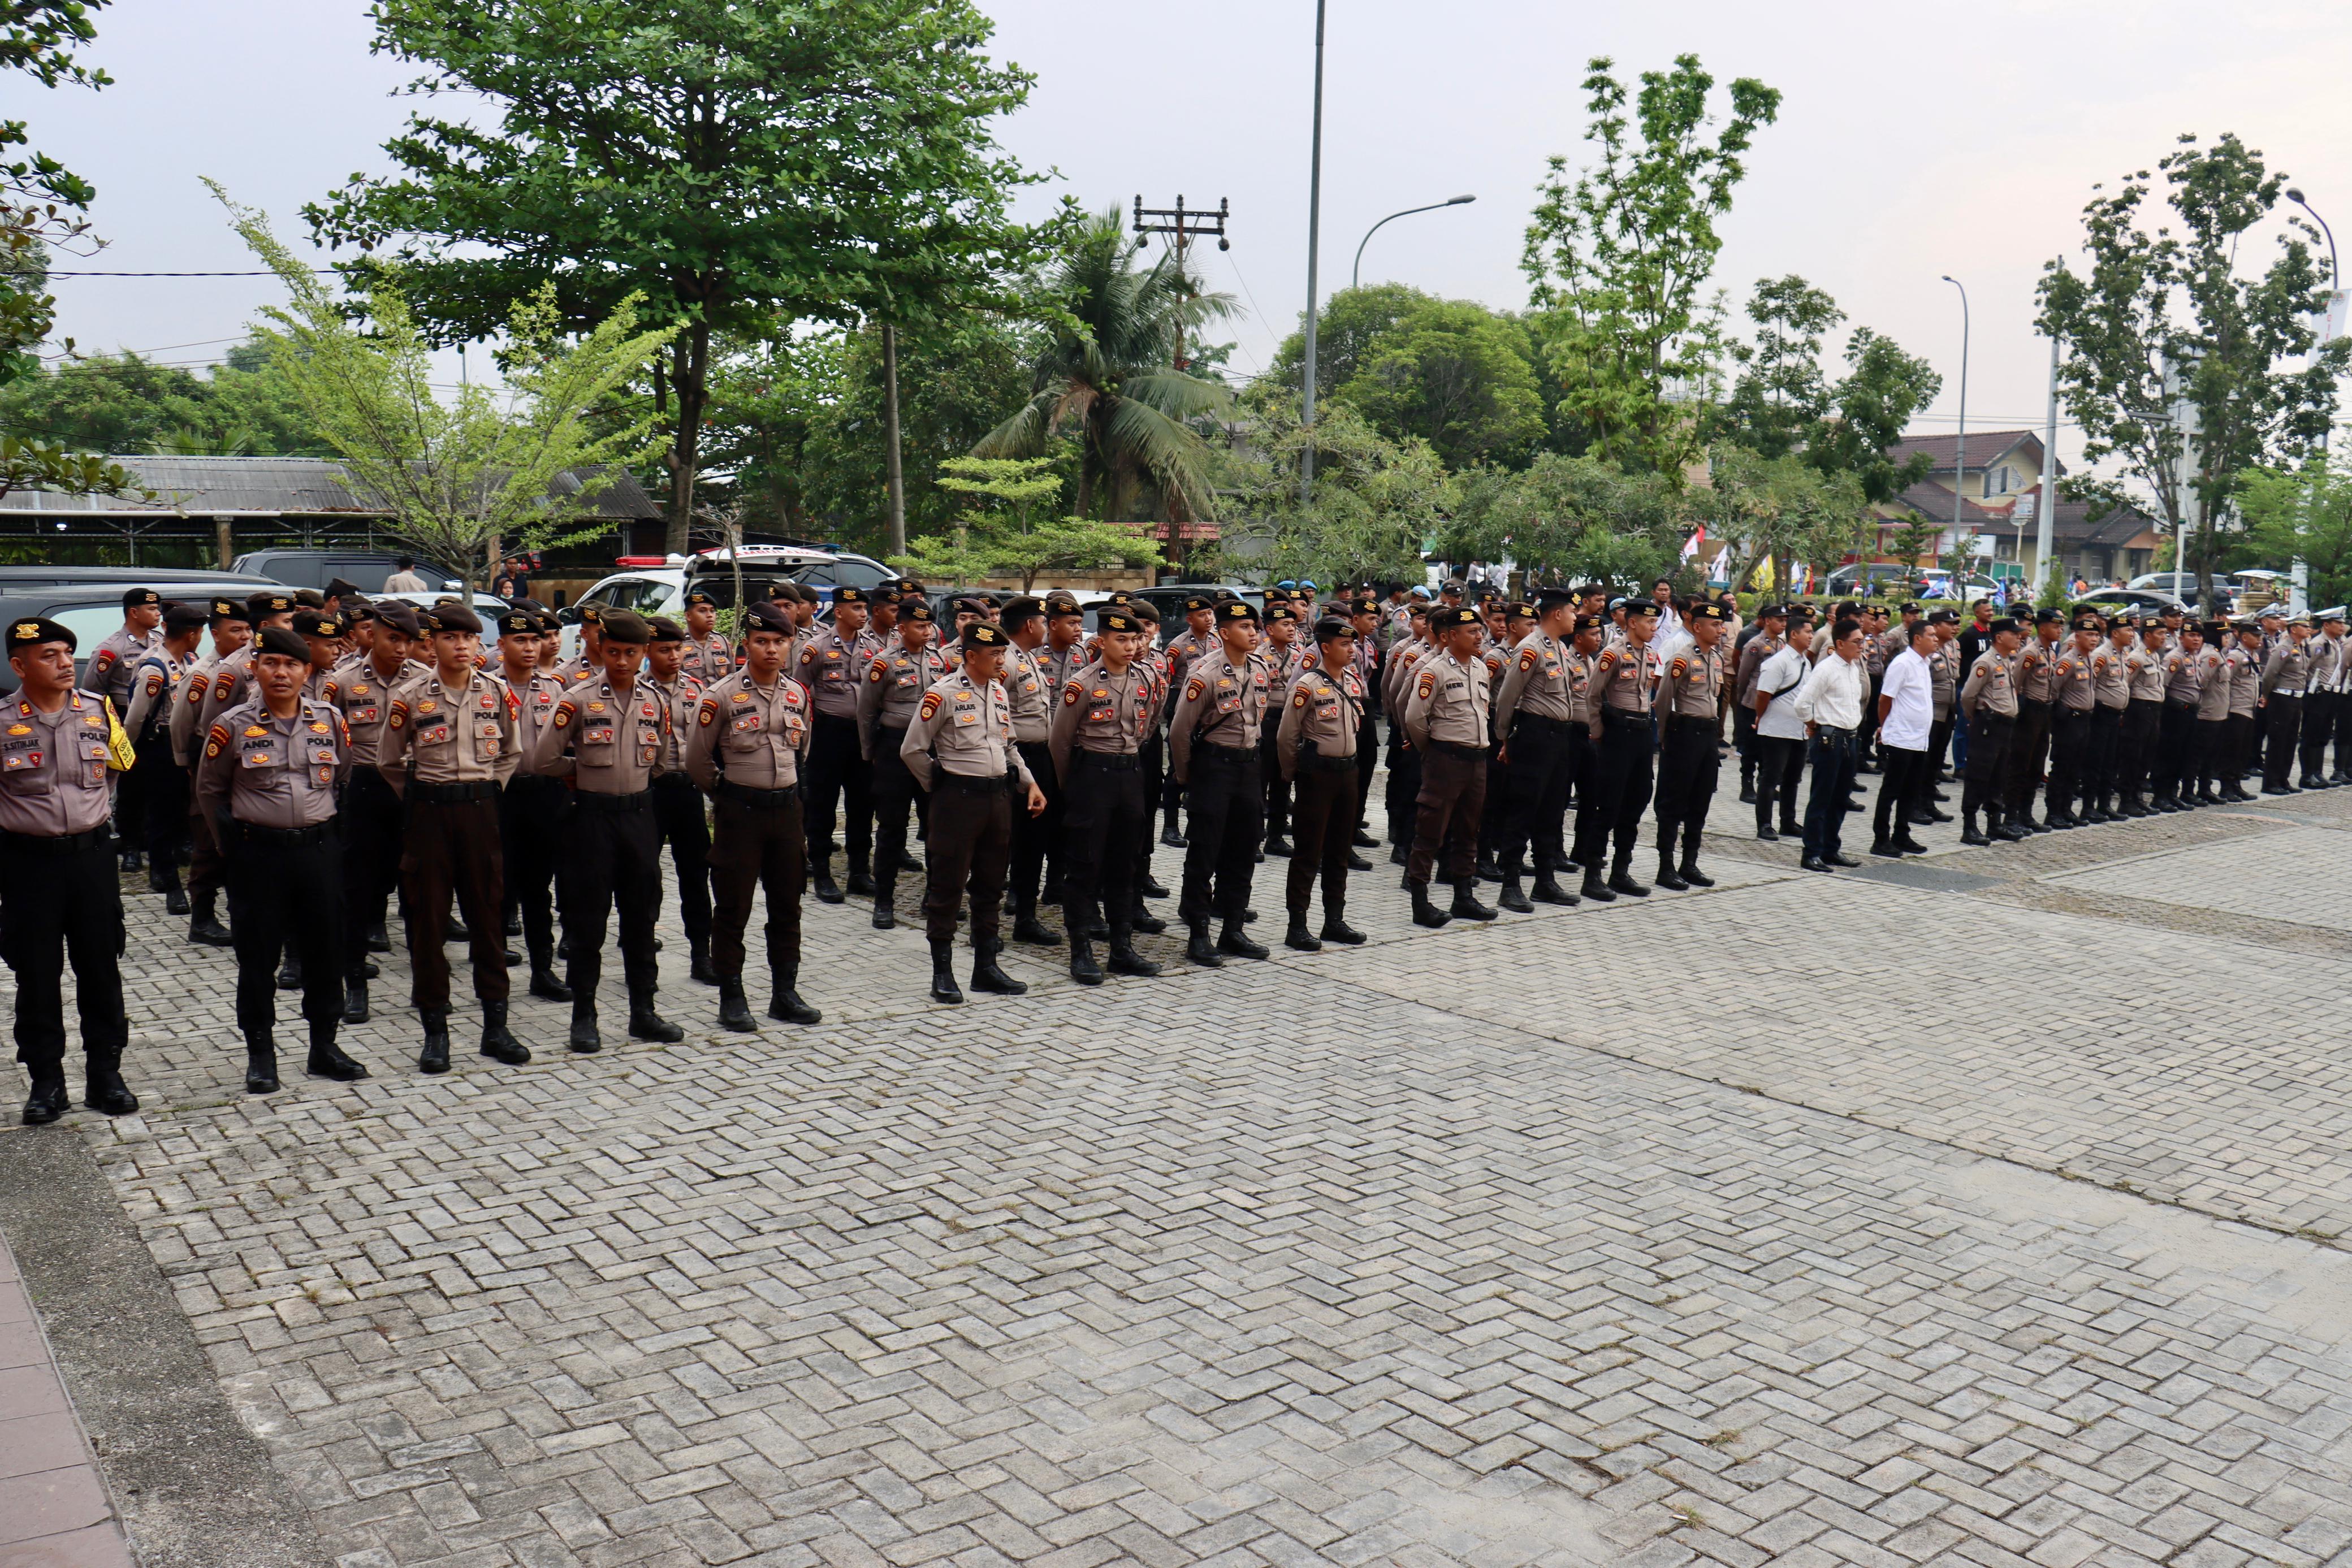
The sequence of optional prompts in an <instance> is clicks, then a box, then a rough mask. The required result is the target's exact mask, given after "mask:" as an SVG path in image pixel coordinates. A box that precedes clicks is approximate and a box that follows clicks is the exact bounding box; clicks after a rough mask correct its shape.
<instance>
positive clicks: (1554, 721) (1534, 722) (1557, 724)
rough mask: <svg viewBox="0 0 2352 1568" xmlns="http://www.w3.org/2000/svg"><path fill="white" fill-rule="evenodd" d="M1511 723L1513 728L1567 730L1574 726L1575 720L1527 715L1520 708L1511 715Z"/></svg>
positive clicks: (1543, 714) (1525, 711) (1538, 714)
mask: <svg viewBox="0 0 2352 1568" xmlns="http://www.w3.org/2000/svg"><path fill="white" fill-rule="evenodd" d="M1511 723H1512V725H1513V727H1519V726H1525V727H1528V728H1529V729H1567V728H1570V727H1572V726H1574V725H1575V724H1576V720H1574V719H1572V718H1554V717H1552V716H1551V715H1549V714H1546V713H1529V712H1528V710H1527V709H1525V708H1520V709H1519V710H1517V712H1516V713H1514V714H1512V716H1511Z"/></svg>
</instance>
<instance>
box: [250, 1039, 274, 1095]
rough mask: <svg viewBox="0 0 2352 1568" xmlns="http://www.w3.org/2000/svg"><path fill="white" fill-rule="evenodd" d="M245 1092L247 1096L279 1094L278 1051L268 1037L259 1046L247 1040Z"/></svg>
mask: <svg viewBox="0 0 2352 1568" xmlns="http://www.w3.org/2000/svg"><path fill="white" fill-rule="evenodd" d="M245 1092H247V1094H275V1093H277V1092H278V1051H277V1048H276V1047H275V1046H274V1045H272V1044H271V1042H270V1040H269V1039H268V1036H264V1037H262V1039H261V1040H260V1042H259V1043H258V1044H257V1043H255V1042H254V1041H252V1040H247V1042H246V1046H245Z"/></svg>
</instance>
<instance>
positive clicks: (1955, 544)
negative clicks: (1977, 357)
mask: <svg viewBox="0 0 2352 1568" xmlns="http://www.w3.org/2000/svg"><path fill="white" fill-rule="evenodd" d="M1944 281H1945V282H1947V283H1948V284H1950V285H1951V286H1952V287H1955V288H1957V289H1958V290H1959V291H1960V434H1959V438H1958V440H1957V441H1955V442H1954V443H1953V444H1952V548H1953V549H1956V550H1957V549H1959V546H1960V504H1961V503H1960V492H1961V491H1962V490H1963V489H1964V488H1966V486H1967V485H1968V482H1969V290H1968V286H1967V285H1966V284H1963V283H1962V282H1961V281H1960V280H1959V279H1958V278H1957V277H1953V276H1952V275H1951V274H1950V273H1946V274H1944ZM1960 597H1961V598H1962V599H1966V598H1967V597H1968V589H1967V585H1966V584H1962V585H1961V587H1960Z"/></svg>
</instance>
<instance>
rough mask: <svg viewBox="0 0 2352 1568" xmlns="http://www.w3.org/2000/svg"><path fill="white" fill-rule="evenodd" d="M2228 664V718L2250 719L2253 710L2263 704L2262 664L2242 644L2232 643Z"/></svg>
mask: <svg viewBox="0 0 2352 1568" xmlns="http://www.w3.org/2000/svg"><path fill="white" fill-rule="evenodd" d="M2228 664H2229V666H2230V716H2231V718H2252V716H2253V714H2254V710H2255V709H2256V708H2258V707H2260V706H2262V703H2263V666H2262V662H2261V660H2259V659H2258V658H2257V657H2256V656H2255V655H2254V653H2252V651H2251V650H2250V649H2248V648H2247V647H2246V645H2245V644H2244V643H2231V647H2230V652H2229V655H2228Z"/></svg>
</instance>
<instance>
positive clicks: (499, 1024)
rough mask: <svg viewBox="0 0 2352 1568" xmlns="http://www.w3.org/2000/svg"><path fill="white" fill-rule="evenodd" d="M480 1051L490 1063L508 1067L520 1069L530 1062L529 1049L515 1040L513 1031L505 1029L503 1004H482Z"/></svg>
mask: <svg viewBox="0 0 2352 1568" xmlns="http://www.w3.org/2000/svg"><path fill="white" fill-rule="evenodd" d="M481 1051H482V1054H483V1055H484V1056H487V1057H488V1058H489V1059H490V1060H491V1061H503V1062H505V1063H506V1064H507V1065H508V1066H509V1067H520V1066H521V1065H522V1064H523V1063H524V1062H526V1061H530V1047H529V1046H527V1045H525V1044H524V1043H523V1042H522V1041H520V1040H517V1039H516V1038H515V1037H514V1031H513V1030H510V1029H509V1028H507V1005H506V1003H504V1002H484V1003H483V1004H482V1045H481Z"/></svg>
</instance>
